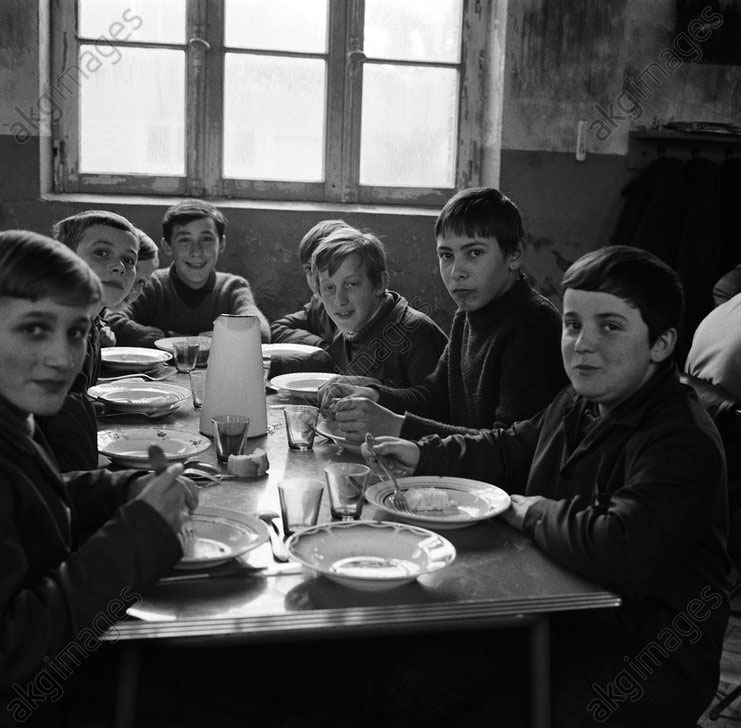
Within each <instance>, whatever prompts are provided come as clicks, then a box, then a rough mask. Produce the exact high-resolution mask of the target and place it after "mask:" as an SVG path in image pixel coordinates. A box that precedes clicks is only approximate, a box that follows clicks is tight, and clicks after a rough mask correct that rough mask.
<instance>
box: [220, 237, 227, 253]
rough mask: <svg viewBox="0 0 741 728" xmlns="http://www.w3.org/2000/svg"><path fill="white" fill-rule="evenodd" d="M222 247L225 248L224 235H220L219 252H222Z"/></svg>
mask: <svg viewBox="0 0 741 728" xmlns="http://www.w3.org/2000/svg"><path fill="white" fill-rule="evenodd" d="M224 248H226V235H222V236H221V240H219V253H223V252H224Z"/></svg>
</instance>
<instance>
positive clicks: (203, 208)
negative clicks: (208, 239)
mask: <svg viewBox="0 0 741 728" xmlns="http://www.w3.org/2000/svg"><path fill="white" fill-rule="evenodd" d="M203 217H207V218H209V219H211V220H213V221H214V225H215V226H216V232H217V233H218V234H219V239H221V238H223V237H224V233H225V232H226V217H224V213H223V212H222V211H221V210H219V208H218V207H215V206H214V205H212V204H211V203H210V202H206V201H205V200H183V201H182V202H178V203H177V205H173V206H172V207H169V208H168V209H167V210H166V211H165V214H164V216H163V218H162V237H163V238H164V239H165V240H167V242H168V243H169V242H170V237H171V236H172V231H173V228H174V227H175V226H176V225H187V224H188V223H189V222H193V220H200V219H201V218H203Z"/></svg>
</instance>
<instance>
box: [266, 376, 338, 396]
mask: <svg viewBox="0 0 741 728" xmlns="http://www.w3.org/2000/svg"><path fill="white" fill-rule="evenodd" d="M336 376H338V375H337V374H333V373H332V372H294V373H293V374H281V375H280V376H277V377H273V378H272V379H271V380H270V382H269V384H270V386H271V387H273V388H274V389H277V390H278V391H279V392H288V393H289V394H292V395H294V396H295V397H307V396H308V397H312V396H313V397H315V396H316V394H317V392H318V391H319V387H321V386H322V384H324V383H325V382H328V381H329V380H330V379H334V378H335V377H336Z"/></svg>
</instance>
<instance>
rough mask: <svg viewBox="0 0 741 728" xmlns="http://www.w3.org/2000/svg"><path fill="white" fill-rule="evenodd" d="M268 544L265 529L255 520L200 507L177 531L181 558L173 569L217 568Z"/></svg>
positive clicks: (224, 510) (233, 513)
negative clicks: (181, 553) (181, 547)
mask: <svg viewBox="0 0 741 728" xmlns="http://www.w3.org/2000/svg"><path fill="white" fill-rule="evenodd" d="M267 540H268V528H267V526H266V525H265V524H264V523H263V522H262V521H261V520H260V519H259V518H256V517H255V516H248V515H246V514H244V513H240V512H239V511H233V510H230V509H227V508H217V507H215V506H199V507H198V509H197V510H196V511H195V513H193V514H192V515H191V517H190V519H189V520H188V521H187V522H186V523H185V524H184V525H183V528H182V529H181V531H180V542H181V544H182V545H183V558H182V559H180V561H179V562H178V563H177V564H175V568H176V569H203V568H207V567H208V568H210V567H213V566H219V565H220V564H223V563H225V562H227V561H230V560H231V559H234V558H236V557H237V556H241V555H242V554H244V553H246V552H247V551H251V550H252V549H254V548H256V547H257V546H260V545H261V544H263V543H265V542H266V541H267Z"/></svg>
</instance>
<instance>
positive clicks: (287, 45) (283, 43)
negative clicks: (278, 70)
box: [224, 0, 328, 53]
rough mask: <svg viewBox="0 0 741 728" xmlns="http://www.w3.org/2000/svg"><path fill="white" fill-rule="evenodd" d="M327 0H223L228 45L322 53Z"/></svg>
mask: <svg viewBox="0 0 741 728" xmlns="http://www.w3.org/2000/svg"><path fill="white" fill-rule="evenodd" d="M327 17H328V16H327V0H270V2H265V0H226V18H225V21H224V43H225V44H226V45H227V47H230V48H251V49H260V50H273V51H275V50H280V51H297V52H304V53H324V52H325V51H326V48H327Z"/></svg>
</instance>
